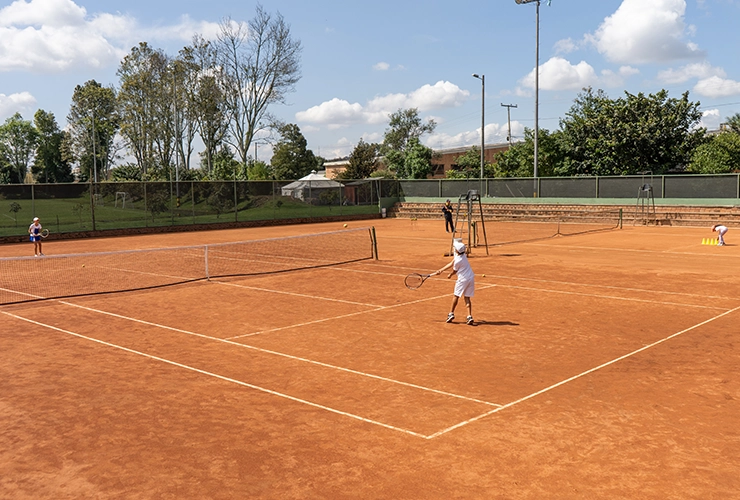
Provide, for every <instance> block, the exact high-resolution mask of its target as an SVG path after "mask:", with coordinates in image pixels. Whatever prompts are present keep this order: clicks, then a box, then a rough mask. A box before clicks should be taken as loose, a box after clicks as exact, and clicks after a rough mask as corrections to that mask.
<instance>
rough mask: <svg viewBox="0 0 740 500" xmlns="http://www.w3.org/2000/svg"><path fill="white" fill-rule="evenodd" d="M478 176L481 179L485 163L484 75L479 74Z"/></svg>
mask: <svg viewBox="0 0 740 500" xmlns="http://www.w3.org/2000/svg"><path fill="white" fill-rule="evenodd" d="M480 85H481V92H480V178H481V179H483V167H484V166H485V164H486V160H485V151H486V75H481V76H480Z"/></svg>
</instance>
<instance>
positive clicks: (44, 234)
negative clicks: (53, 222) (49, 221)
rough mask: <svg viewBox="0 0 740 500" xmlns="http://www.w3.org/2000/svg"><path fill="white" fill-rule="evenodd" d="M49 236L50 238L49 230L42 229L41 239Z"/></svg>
mask: <svg viewBox="0 0 740 500" xmlns="http://www.w3.org/2000/svg"><path fill="white" fill-rule="evenodd" d="M47 236H49V230H48V229H42V230H41V237H42V238H46V237H47Z"/></svg>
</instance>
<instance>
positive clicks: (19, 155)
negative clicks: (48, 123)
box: [0, 113, 38, 184]
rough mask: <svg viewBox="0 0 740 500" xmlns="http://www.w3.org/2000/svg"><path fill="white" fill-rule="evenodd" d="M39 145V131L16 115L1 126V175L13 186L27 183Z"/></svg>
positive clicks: (19, 115)
mask: <svg viewBox="0 0 740 500" xmlns="http://www.w3.org/2000/svg"><path fill="white" fill-rule="evenodd" d="M37 143H38V131H37V130H36V128H35V127H34V126H33V124H32V123H31V122H30V121H27V120H24V119H23V117H22V116H21V114H20V113H16V114H14V115H13V116H11V117H10V118H8V119H7V120H5V123H4V124H2V125H0V173H1V174H3V175H2V177H4V178H5V179H7V180H8V181H9V182H11V183H13V184H21V183H23V182H24V181H25V178H26V173H27V172H28V167H29V164H30V163H31V158H32V157H33V154H34V152H35V150H36V144H37Z"/></svg>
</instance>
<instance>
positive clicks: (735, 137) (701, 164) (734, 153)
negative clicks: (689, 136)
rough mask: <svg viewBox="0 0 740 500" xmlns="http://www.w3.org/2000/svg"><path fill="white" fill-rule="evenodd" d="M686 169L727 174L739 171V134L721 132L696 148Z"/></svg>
mask: <svg viewBox="0 0 740 500" xmlns="http://www.w3.org/2000/svg"><path fill="white" fill-rule="evenodd" d="M688 171H689V172H692V173H695V174H729V173H732V172H739V171H740V134H736V133H734V132H723V133H720V134H718V135H716V136H714V137H713V138H712V139H711V140H710V141H709V142H707V143H706V144H702V145H700V146H699V147H697V148H696V150H695V151H694V154H693V156H692V157H691V163H690V164H689V167H688Z"/></svg>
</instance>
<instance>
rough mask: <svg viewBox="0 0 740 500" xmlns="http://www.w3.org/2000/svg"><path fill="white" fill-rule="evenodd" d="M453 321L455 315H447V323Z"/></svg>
mask: <svg viewBox="0 0 740 500" xmlns="http://www.w3.org/2000/svg"><path fill="white" fill-rule="evenodd" d="M453 319H455V315H454V314H453V313H450V314H448V315H447V322H448V323H452V320H453Z"/></svg>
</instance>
